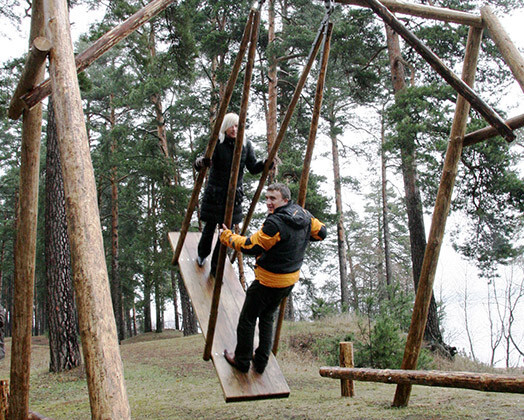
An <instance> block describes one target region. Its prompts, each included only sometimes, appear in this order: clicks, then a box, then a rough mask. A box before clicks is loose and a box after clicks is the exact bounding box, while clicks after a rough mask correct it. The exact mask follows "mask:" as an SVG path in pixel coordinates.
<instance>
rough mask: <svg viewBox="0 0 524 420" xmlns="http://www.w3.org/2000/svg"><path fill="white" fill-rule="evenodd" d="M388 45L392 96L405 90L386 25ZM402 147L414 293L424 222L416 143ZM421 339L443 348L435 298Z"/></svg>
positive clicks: (396, 47) (395, 44)
mask: <svg viewBox="0 0 524 420" xmlns="http://www.w3.org/2000/svg"><path fill="white" fill-rule="evenodd" d="M386 35H387V44H388V52H389V62H390V67H391V77H392V80H393V89H394V91H395V93H397V92H400V91H401V90H403V89H405V88H406V82H405V72H404V65H403V64H402V58H401V53H400V43H399V38H398V35H397V34H396V33H395V32H394V31H393V30H392V29H391V28H390V27H389V26H387V25H386ZM403 140H404V141H403V142H402V143H403V145H404V146H403V147H402V149H401V151H400V153H401V160H402V176H403V179H404V191H405V199H406V209H407V214H408V228H409V238H410V244H411V261H412V265H413V281H414V283H415V290H417V288H418V282H419V278H420V273H421V271H422V262H423V260H424V252H425V250H426V231H425V229H424V219H423V210H422V199H421V197H420V190H419V188H418V185H417V163H416V158H415V143H414V141H411V142H409V143H408V141H407V140H408V139H403ZM424 339H425V340H426V341H429V342H431V343H437V344H440V345H443V346H444V347H446V348H447V346H446V345H445V344H444V342H443V339H442V334H441V332H440V325H439V319H438V314H437V304H436V302H435V297H434V296H432V297H431V303H430V307H429V313H428V322H427V324H426V330H425V332H424Z"/></svg>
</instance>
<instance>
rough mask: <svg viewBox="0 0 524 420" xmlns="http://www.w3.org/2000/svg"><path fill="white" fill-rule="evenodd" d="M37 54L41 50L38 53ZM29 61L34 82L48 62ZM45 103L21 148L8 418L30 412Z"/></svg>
mask: <svg viewBox="0 0 524 420" xmlns="http://www.w3.org/2000/svg"><path fill="white" fill-rule="evenodd" d="M44 33H45V25H44V11H43V3H42V0H35V1H33V7H32V9H31V32H30V35H29V45H32V44H33V41H34V40H35V39H37V38H38V37H41V36H44ZM37 55H38V54H37ZM29 57H30V58H29V63H32V64H33V65H37V68H35V69H32V70H31V71H30V72H29V71H25V74H26V78H25V80H24V84H25V86H27V87H30V86H34V85H35V84H37V83H39V82H40V81H42V80H43V78H44V71H45V66H44V64H45V62H44V60H42V59H41V57H40V58H39V59H37V60H35V59H34V58H35V57H34V55H31V54H30V55H29ZM41 130H42V106H41V105H40V106H38V107H35V108H34V109H33V110H32V111H29V112H26V113H24V117H23V123H22V152H21V156H20V160H21V162H20V190H19V199H18V212H17V213H18V221H17V226H16V246H15V275H14V305H13V330H12V344H13V345H12V348H11V373H10V378H11V379H10V382H11V396H10V400H9V408H8V416H7V418H9V419H26V418H27V416H28V412H29V374H30V366H31V329H32V326H33V322H32V321H33V296H34V292H33V290H34V277H35V255H36V230H37V216H38V181H39V171H40V133H41Z"/></svg>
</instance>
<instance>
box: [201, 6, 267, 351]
mask: <svg viewBox="0 0 524 420" xmlns="http://www.w3.org/2000/svg"><path fill="white" fill-rule="evenodd" d="M260 7H261V4H259V8H258V10H257V11H256V12H255V14H254V18H253V25H252V27H251V34H250V41H249V53H248V59H247V65H246V70H245V75H244V89H243V92H242V101H241V106H240V115H239V124H238V132H237V137H236V140H235V148H234V150H233V161H232V163H231V172H230V175H229V187H228V193H227V200H226V210H225V214H224V224H225V225H226V226H228V227H232V226H231V224H232V221H233V211H234V208H235V195H236V189H237V182H238V173H239V171H240V160H241V157H242V146H243V144H244V133H245V126H246V117H247V108H248V105H249V91H250V88H251V78H252V75H253V66H254V62H255V53H256V46H257V40H258V29H259V26H260ZM226 249H227V248H226V246H225V245H224V244H220V250H219V253H218V262H217V269H216V273H215V285H214V287H213V300H212V301H211V310H210V313H209V323H208V328H207V334H206V345H205V348H204V360H209V359H210V357H211V348H212V346H213V338H214V336H215V327H216V321H217V318H218V304H219V301H220V293H221V290H222V283H223V276H224V265H225V260H226V255H227V254H226Z"/></svg>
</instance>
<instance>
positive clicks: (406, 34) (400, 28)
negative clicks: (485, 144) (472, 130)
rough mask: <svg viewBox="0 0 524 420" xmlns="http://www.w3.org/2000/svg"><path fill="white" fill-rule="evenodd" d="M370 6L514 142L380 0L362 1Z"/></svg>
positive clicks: (502, 124) (485, 106)
mask: <svg viewBox="0 0 524 420" xmlns="http://www.w3.org/2000/svg"><path fill="white" fill-rule="evenodd" d="M362 1H363V2H364V3H366V4H367V5H368V7H370V8H371V9H372V10H373V11H374V12H375V13H376V14H377V15H378V16H380V17H381V18H382V19H383V20H384V22H385V23H387V24H388V25H389V26H391V28H393V30H394V31H395V32H397V33H398V34H399V35H400V36H401V37H402V38H403V39H404V40H405V41H406V42H407V43H408V44H409V45H411V47H413V49H415V51H417V52H418V53H419V54H420V55H421V56H422V58H424V59H425V60H426V61H427V62H428V63H429V64H430V65H431V67H433V69H434V70H435V71H436V72H437V73H438V74H440V76H442V78H443V79H444V80H445V81H446V82H448V84H449V85H450V86H451V87H452V88H453V89H455V90H456V91H457V92H458V93H459V94H460V95H462V96H463V97H464V98H466V100H467V101H468V102H469V103H470V104H471V106H472V107H473V108H474V109H475V110H476V111H477V112H478V113H479V114H480V115H482V116H483V117H484V119H485V120H486V121H487V122H489V123H490V124H491V125H492V126H493V127H495V128H496V129H497V131H498V132H499V133H500V135H501V136H503V137H504V138H505V139H506V140H507V141H513V140H514V139H515V134H514V133H513V131H512V130H511V128H509V127H508V126H507V125H506V124H505V122H504V120H502V118H501V117H500V116H499V115H498V114H497V113H496V112H495V111H494V110H493V109H492V108H491V107H490V106H489V105H488V104H487V103H485V102H484V101H483V100H482V99H481V98H480V97H479V96H478V95H477V94H476V93H475V92H474V91H473V89H471V87H470V86H468V85H467V83H464V82H463V81H462V80H460V78H458V77H457V76H456V75H455V74H454V73H453V72H452V71H451V70H450V69H449V68H448V67H446V65H445V64H444V63H443V62H442V61H441V60H440V59H439V58H438V57H437V55H436V54H435V53H434V52H433V51H431V50H430V49H429V48H428V47H426V46H425V45H424V44H423V43H422V42H421V41H420V40H419V39H418V38H417V37H416V36H415V35H414V34H413V33H412V32H411V31H410V30H408V29H407V28H406V27H405V26H404V25H403V24H402V23H401V22H400V21H399V20H398V19H397V18H396V17H395V15H394V14H393V13H391V12H390V11H389V10H388V9H387V8H386V7H385V6H384V5H383V4H382V3H380V2H379V1H378V0H362Z"/></svg>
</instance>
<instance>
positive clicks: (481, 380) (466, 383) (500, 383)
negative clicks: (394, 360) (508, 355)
mask: <svg viewBox="0 0 524 420" xmlns="http://www.w3.org/2000/svg"><path fill="white" fill-rule="evenodd" d="M319 373H320V376H323V377H325V378H331V379H351V380H356V381H363V382H382V383H386V384H410V385H426V386H440V387H447V388H466V389H475V390H477V391H485V392H509V393H517V394H524V376H510V375H495V374H491V373H471V372H444V371H433V370H429V371H423V370H402V369H365V368H343V367H321V368H320V370H319Z"/></svg>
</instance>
